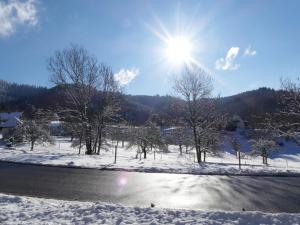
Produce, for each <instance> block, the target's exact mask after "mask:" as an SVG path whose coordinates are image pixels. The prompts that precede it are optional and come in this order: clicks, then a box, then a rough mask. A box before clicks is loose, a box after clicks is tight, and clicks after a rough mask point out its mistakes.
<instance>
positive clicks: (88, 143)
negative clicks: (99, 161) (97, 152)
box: [85, 126, 93, 155]
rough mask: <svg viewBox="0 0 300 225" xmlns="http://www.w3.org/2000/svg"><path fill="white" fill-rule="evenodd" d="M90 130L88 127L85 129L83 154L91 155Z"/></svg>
mask: <svg viewBox="0 0 300 225" xmlns="http://www.w3.org/2000/svg"><path fill="white" fill-rule="evenodd" d="M91 136H92V128H91V127H90V126H88V127H87V128H86V137H85V145H86V152H85V154H87V155H91V154H92V153H93V149H92V137H91Z"/></svg>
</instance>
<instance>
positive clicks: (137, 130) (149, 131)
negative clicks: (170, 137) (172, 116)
mask: <svg viewBox="0 0 300 225" xmlns="http://www.w3.org/2000/svg"><path fill="white" fill-rule="evenodd" d="M147 125H148V126H143V127H133V128H131V132H130V133H131V135H130V139H129V143H128V146H127V148H133V147H138V152H137V155H138V153H141V154H143V155H144V159H146V158H147V153H148V152H152V151H154V150H155V149H160V150H163V149H164V148H165V143H164V141H163V138H162V136H161V133H160V130H159V128H158V127H156V126H155V125H154V124H153V123H151V122H150V123H148V124H147Z"/></svg>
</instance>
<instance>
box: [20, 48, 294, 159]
mask: <svg viewBox="0 0 300 225" xmlns="http://www.w3.org/2000/svg"><path fill="white" fill-rule="evenodd" d="M48 69H49V71H50V73H51V81H52V82H53V84H55V85H56V86H58V87H59V88H60V89H61V90H62V92H63V94H62V99H61V102H58V103H57V108H56V110H55V112H51V113H52V114H51V113H50V114H51V116H52V117H53V116H54V115H57V116H58V118H59V120H60V121H62V123H63V126H64V129H65V130H67V131H68V133H69V135H70V136H71V137H72V139H73V141H74V144H75V145H78V146H79V153H80V150H81V148H82V147H83V146H84V147H85V150H86V151H85V153H86V154H100V150H101V148H103V143H104V142H105V141H106V140H107V139H115V140H118V141H119V140H121V141H122V143H123V145H124V141H127V142H128V148H130V147H133V146H138V149H139V151H140V153H142V154H143V155H144V158H146V155H147V152H149V151H152V150H153V149H163V150H166V149H167V145H168V144H177V145H178V146H179V151H180V154H182V152H183V146H185V149H186V152H188V151H189V150H190V149H195V150H196V158H197V162H199V163H200V162H202V161H205V159H206V153H207V152H209V153H216V152H217V151H218V149H219V143H220V139H221V134H222V132H221V131H222V130H224V128H225V126H226V124H227V118H228V117H227V115H225V114H222V113H220V110H218V109H217V107H218V101H219V98H216V97H214V98H213V96H212V93H213V85H212V79H211V76H210V75H209V74H207V73H206V71H204V70H203V69H201V68H199V67H197V66H186V67H185V68H184V69H183V70H182V72H181V73H180V75H179V76H177V77H176V78H175V79H174V84H173V89H174V91H175V93H176V95H177V96H178V97H179V98H181V99H182V100H183V101H182V100H181V101H180V103H179V104H177V103H175V104H174V106H176V107H177V108H175V109H174V110H175V111H176V110H182V111H183V113H179V115H184V116H183V117H182V116H181V117H180V118H176V119H175V121H173V122H174V127H176V129H174V131H173V132H172V133H171V134H166V135H164V134H163V132H161V130H160V129H159V128H158V127H157V126H156V124H155V123H153V122H151V121H149V122H148V124H146V125H145V126H143V127H131V128H130V129H129V128H128V129H127V130H126V132H125V131H124V130H122V129H119V130H118V129H112V127H114V126H112V125H115V124H118V123H120V121H122V119H121V118H120V116H119V114H118V112H119V110H120V102H121V101H122V89H121V87H120V85H119V84H118V82H117V81H116V80H115V79H114V73H113V71H112V69H111V68H110V67H109V66H106V65H104V64H102V63H99V62H98V60H97V59H96V57H94V56H92V55H90V54H89V53H88V52H87V50H86V49H84V48H83V47H80V46H77V45H72V46H71V47H70V48H66V49H63V50H61V51H57V52H56V53H55V55H54V56H53V57H51V58H50V59H49V62H48ZM278 99H279V100H280V102H281V104H283V105H284V110H282V111H278V112H275V113H272V114H267V115H264V116H263V117H260V118H256V119H255V121H256V123H255V126H256V127H255V128H253V130H257V131H259V135H256V136H255V135H254V137H253V138H252V139H253V141H252V142H253V148H254V149H256V152H260V153H259V154H260V155H261V156H262V157H263V162H264V163H265V164H267V158H268V156H269V154H270V151H271V150H272V149H275V148H276V146H275V145H276V142H275V138H276V137H278V136H289V137H293V138H294V139H295V140H297V138H296V133H297V132H298V130H299V128H300V83H299V82H298V83H296V82H292V81H290V80H282V91H281V92H280V95H279V96H278ZM40 113H41V110H36V111H35V113H32V114H31V116H28V117H26V119H24V120H23V123H22V129H20V131H23V132H24V134H25V135H23V136H25V137H27V138H26V139H28V140H30V142H31V146H32V147H31V148H32V149H33V146H34V143H35V142H36V141H37V140H39V139H41V140H44V141H45V140H48V138H47V136H48V135H46V134H48V133H47V132H44V129H43V127H45V124H46V122H45V121H46V120H45V119H41V116H40V115H39V114H40ZM44 113H45V112H44ZM45 114H47V113H45ZM45 114H44V115H45ZM50 114H49V113H48V114H47V115H50ZM44 118H49V116H45V117H44ZM35 130H36V132H34V131H35ZM120 131H122V132H120ZM124 132H125V133H126V134H124ZM42 137H43V138H42ZM232 145H233V147H234V148H235V149H239V148H240V146H239V144H238V143H237V141H236V140H234V141H232ZM166 151H167V150H166Z"/></svg>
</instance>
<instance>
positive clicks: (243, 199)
mask: <svg viewBox="0 0 300 225" xmlns="http://www.w3.org/2000/svg"><path fill="white" fill-rule="evenodd" d="M0 192H2V193H10V194H17V195H27V196H35V197H43V198H55V199H64V200H80V201H106V202H113V203H121V204H125V205H130V206H150V204H151V203H154V204H155V206H156V207H167V208H186V209H200V210H228V211H233V210H234V211H241V210H242V208H244V209H245V210H246V211H250V210H251V211H253V210H255V211H256V210H257V211H265V212H298V213H299V212H300V177H251V176H209V175H184V174H182V175H180V174H166V173H137V172H118V171H108V170H96V169H73V168H59V167H48V166H34V165H22V164H14V163H3V162H1V163H0Z"/></svg>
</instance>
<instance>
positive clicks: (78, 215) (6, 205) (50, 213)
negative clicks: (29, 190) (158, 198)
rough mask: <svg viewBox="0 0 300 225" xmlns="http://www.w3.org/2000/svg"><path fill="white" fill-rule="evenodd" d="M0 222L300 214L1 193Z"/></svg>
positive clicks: (276, 219) (173, 220)
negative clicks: (204, 208) (59, 198)
mask: <svg viewBox="0 0 300 225" xmlns="http://www.w3.org/2000/svg"><path fill="white" fill-rule="evenodd" d="M0 223H1V224H4V225H15V224H23V225H25V224H30V225H34V224H47V225H52V224H53V225H54V224H55V225H56V224H116V225H121V224H138V225H143V224H151V225H156V224H176V225H184V224H203V225H206V224H216V225H217V224H244V225H247V224H290V225H296V224H300V214H292V213H276V214H271V213H262V212H225V211H207V212H205V211H196V210H183V209H181V210H174V209H158V208H150V207H149V208H140V207H126V206H123V205H117V204H111V203H104V202H96V203H92V202H77V201H62V200H50V199H40V198H32V197H21V196H13V195H5V194H0Z"/></svg>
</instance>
